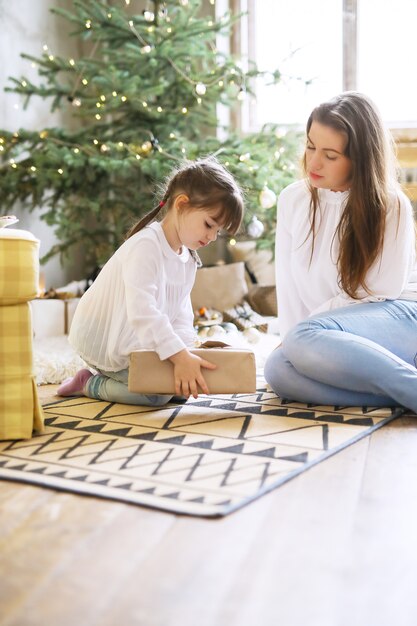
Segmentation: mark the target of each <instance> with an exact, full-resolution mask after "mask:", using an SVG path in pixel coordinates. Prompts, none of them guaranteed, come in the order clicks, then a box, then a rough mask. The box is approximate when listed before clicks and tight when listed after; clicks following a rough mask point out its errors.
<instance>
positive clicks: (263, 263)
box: [227, 241, 275, 285]
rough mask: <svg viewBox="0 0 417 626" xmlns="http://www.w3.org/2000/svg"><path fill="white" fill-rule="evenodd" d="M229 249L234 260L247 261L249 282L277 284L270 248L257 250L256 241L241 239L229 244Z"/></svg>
mask: <svg viewBox="0 0 417 626" xmlns="http://www.w3.org/2000/svg"><path fill="white" fill-rule="evenodd" d="M227 250H228V252H229V254H230V256H231V259H232V261H234V262H243V263H245V265H246V267H247V269H248V272H249V274H250V276H253V278H252V279H249V281H248V282H250V283H252V282H257V283H259V284H261V285H275V264H274V262H273V258H272V252H271V251H270V250H257V249H256V241H239V242H238V243H236V244H235V245H233V246H232V245H230V244H228V246H227Z"/></svg>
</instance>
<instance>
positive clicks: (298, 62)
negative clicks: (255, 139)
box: [248, 0, 417, 127]
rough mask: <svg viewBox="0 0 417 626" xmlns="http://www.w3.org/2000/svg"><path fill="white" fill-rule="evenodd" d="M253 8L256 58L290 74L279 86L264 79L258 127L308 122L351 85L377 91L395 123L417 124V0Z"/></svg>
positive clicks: (280, 1) (295, 0)
mask: <svg viewBox="0 0 417 626" xmlns="http://www.w3.org/2000/svg"><path fill="white" fill-rule="evenodd" d="M248 8H249V9H250V11H251V13H252V19H253V20H254V37H253V40H254V43H253V46H252V50H249V56H250V57H251V58H254V59H255V60H256V63H257V65H258V67H259V69H265V70H270V71H273V70H274V69H276V68H278V69H279V70H280V71H281V72H282V75H283V76H282V81H281V83H280V84H279V85H277V86H274V87H267V86H265V84H262V83H261V82H259V83H258V84H257V103H256V107H255V111H256V113H255V116H254V118H255V119H254V120H253V123H254V125H256V126H257V127H260V126H262V124H264V123H266V122H279V123H284V124H287V123H291V124H304V123H305V121H306V119H307V117H308V115H309V113H310V111H311V110H312V109H313V108H314V106H316V105H317V104H318V103H320V102H322V101H324V100H327V99H328V98H330V97H332V96H334V95H336V94H337V93H339V92H341V91H343V90H344V89H346V88H349V89H358V90H359V91H363V92H364V93H366V94H367V95H369V96H370V97H371V98H372V99H373V100H374V101H375V102H376V104H377V105H378V107H379V109H380V110H381V113H382V117H383V118H384V120H385V121H386V122H387V123H388V124H389V125H390V126H393V127H417V98H416V87H415V76H414V74H415V69H414V65H415V62H416V58H417V55H416V53H415V32H414V31H415V24H416V23H417V2H416V1H415V0H385V1H384V2H381V1H380V0H320V1H317V2H312V1H311V0H292V1H291V2H287V1H285V2H284V0H275V1H274V2H271V1H270V0H256V1H255V0H252V2H249V3H248ZM347 8H348V9H349V10H347ZM250 19H251V18H250ZM344 51H345V58H343V52H344ZM348 70H350V74H349V81H350V82H348V84H346V83H347V76H348ZM310 81H311V82H310ZM306 82H307V83H310V84H306Z"/></svg>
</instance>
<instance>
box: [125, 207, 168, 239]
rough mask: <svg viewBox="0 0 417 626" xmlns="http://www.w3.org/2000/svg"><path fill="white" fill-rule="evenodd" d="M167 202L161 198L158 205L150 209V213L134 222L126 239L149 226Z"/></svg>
mask: <svg viewBox="0 0 417 626" xmlns="http://www.w3.org/2000/svg"><path fill="white" fill-rule="evenodd" d="M165 204H166V200H161V202H160V203H159V204H158V206H156V207H155V208H154V209H152V211H149V213H146V215H144V216H143V217H142V218H141V219H140V220H139V221H138V222H136V224H134V225H133V226H132V228H131V229H130V230H129V231H128V232H127V234H126V237H125V239H129V238H130V237H132V236H133V235H135V234H136V233H138V232H139V231H140V230H142V229H143V228H145V226H147V225H148V224H150V223H151V222H152V221H154V219H155V218H156V217H157V215H158V214H159V212H160V211H161V209H162V207H164V206H165Z"/></svg>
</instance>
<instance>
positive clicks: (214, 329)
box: [207, 324, 226, 337]
mask: <svg viewBox="0 0 417 626" xmlns="http://www.w3.org/2000/svg"><path fill="white" fill-rule="evenodd" d="M225 333H226V331H225V329H224V328H223V326H220V324H216V325H215V326H209V328H208V331H207V336H208V337H213V335H224V334H225Z"/></svg>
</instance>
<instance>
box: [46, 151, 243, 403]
mask: <svg viewBox="0 0 417 626" xmlns="http://www.w3.org/2000/svg"><path fill="white" fill-rule="evenodd" d="M162 207H164V210H165V216H164V217H163V219H162V220H161V221H155V219H156V217H157V216H158V215H159V213H160V212H161V209H162ZM242 216H243V198H242V193H241V191H240V189H239V187H238V186H237V184H236V182H235V181H234V179H233V177H232V176H231V174H230V173H229V172H228V171H227V170H226V169H225V168H224V167H222V166H221V165H220V164H219V163H218V162H217V161H216V160H215V159H214V158H206V159H201V160H198V161H196V162H188V163H186V164H185V165H184V166H183V167H181V168H180V169H178V170H177V171H175V172H174V173H173V175H172V176H171V178H170V179H169V180H168V181H167V183H166V187H165V190H164V195H163V198H162V201H161V202H160V203H159V205H158V206H157V207H156V208H155V209H153V210H152V211H151V212H150V213H148V214H147V215H145V217H143V218H142V219H141V220H139V222H138V223H137V224H136V225H135V226H134V227H133V228H132V229H131V231H130V232H129V234H128V237H127V240H126V241H125V242H124V243H123V244H122V245H121V246H120V248H119V249H118V250H117V251H116V252H115V254H114V255H113V256H112V257H111V258H110V260H109V261H108V262H107V263H106V265H105V266H104V267H103V269H102V270H101V272H100V274H99V275H98V277H97V278H96V280H95V281H94V283H93V284H92V285H91V287H90V288H89V289H88V290H87V291H86V293H85V294H84V295H83V296H82V298H81V300H80V302H79V304H78V306H77V310H76V312H75V315H74V319H73V322H72V325H71V331H70V335H69V341H70V343H71V345H72V346H73V347H74V348H75V350H76V351H77V352H78V353H79V354H80V356H81V357H82V358H83V359H84V360H85V361H86V363H87V364H88V365H89V366H91V367H92V368H93V369H95V370H96V371H97V372H98V374H97V375H93V374H92V372H90V370H88V369H83V370H81V371H79V372H78V373H77V374H76V376H75V377H74V378H72V379H69V380H67V381H64V383H63V384H62V385H61V386H60V387H59V389H58V391H57V393H58V395H61V396H73V395H85V396H88V397H89V398H96V399H99V400H107V401H110V402H122V403H127V404H142V405H148V406H158V405H162V404H165V403H166V402H168V401H169V400H170V399H171V397H172V396H166V395H163V396H161V395H159V396H158V395H142V394H136V393H131V392H130V391H129V390H128V387H127V381H128V373H129V369H128V368H129V355H130V353H131V352H133V351H134V350H139V349H142V348H145V349H147V350H155V351H156V352H157V353H158V355H159V357H160V358H161V359H162V360H164V359H169V360H170V361H171V362H172V363H173V364H174V376H175V393H176V395H183V396H186V397H189V396H190V395H193V396H194V397H197V387H198V386H200V387H201V389H202V391H203V392H204V393H209V390H208V388H207V385H206V382H205V380H204V377H203V374H202V371H201V368H207V369H215V366H214V365H212V364H211V363H209V362H208V361H205V360H204V359H201V358H199V357H198V356H195V355H193V354H192V353H191V352H190V348H192V347H193V345H194V340H195V332H194V328H193V310H192V306H191V299H190V291H191V288H192V286H193V284H194V279H195V273H196V269H197V266H198V265H199V258H198V255H197V254H196V252H195V250H197V249H198V248H201V247H203V246H206V245H208V244H209V243H210V242H211V241H215V240H216V238H217V235H218V232H219V230H220V229H222V228H223V229H225V230H227V231H229V232H230V233H232V234H234V233H236V232H237V230H238V229H239V226H240V223H241V220H242Z"/></svg>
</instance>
